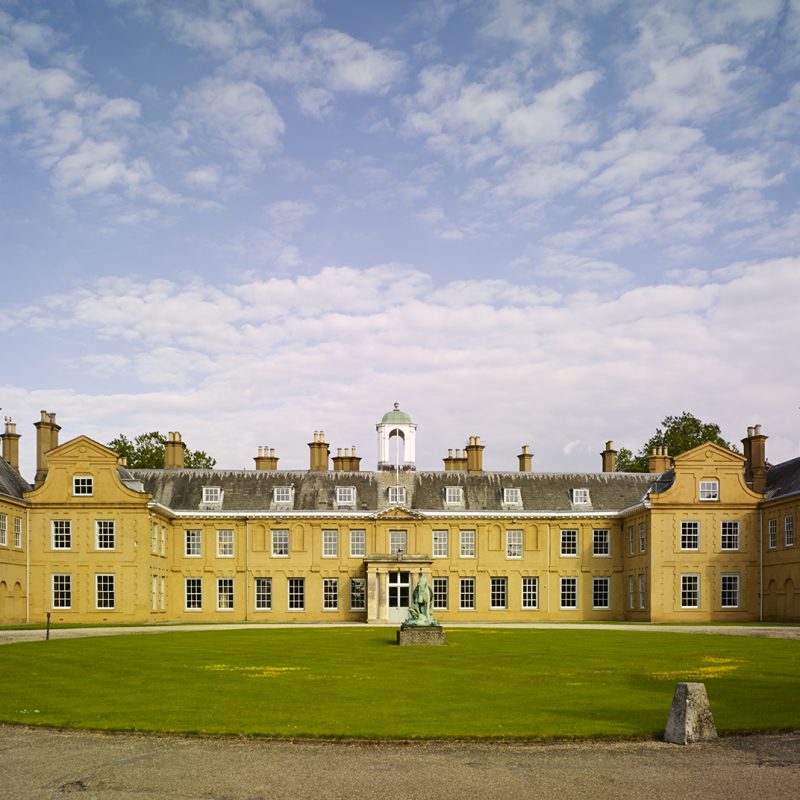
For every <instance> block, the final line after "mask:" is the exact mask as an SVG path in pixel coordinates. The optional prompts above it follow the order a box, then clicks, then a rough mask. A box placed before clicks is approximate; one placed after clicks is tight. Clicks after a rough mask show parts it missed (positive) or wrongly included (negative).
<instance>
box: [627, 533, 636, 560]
mask: <svg viewBox="0 0 800 800" xmlns="http://www.w3.org/2000/svg"><path fill="white" fill-rule="evenodd" d="M635 552H636V550H635V549H634V544H633V525H629V526H628V555H631V556H632V555H633V554H634V553H635Z"/></svg>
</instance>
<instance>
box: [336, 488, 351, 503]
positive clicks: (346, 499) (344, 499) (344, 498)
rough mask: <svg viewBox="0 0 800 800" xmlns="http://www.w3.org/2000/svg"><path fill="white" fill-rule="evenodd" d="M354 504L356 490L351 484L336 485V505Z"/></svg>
mask: <svg viewBox="0 0 800 800" xmlns="http://www.w3.org/2000/svg"><path fill="white" fill-rule="evenodd" d="M355 504H356V490H355V488H354V487H353V486H337V487H336V505H337V506H354V505H355Z"/></svg>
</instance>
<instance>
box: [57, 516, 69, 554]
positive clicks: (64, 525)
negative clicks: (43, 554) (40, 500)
mask: <svg viewBox="0 0 800 800" xmlns="http://www.w3.org/2000/svg"><path fill="white" fill-rule="evenodd" d="M52 531H53V550H69V549H70V548H71V547H72V522H71V521H70V520H68V519H54V520H53V528H52Z"/></svg>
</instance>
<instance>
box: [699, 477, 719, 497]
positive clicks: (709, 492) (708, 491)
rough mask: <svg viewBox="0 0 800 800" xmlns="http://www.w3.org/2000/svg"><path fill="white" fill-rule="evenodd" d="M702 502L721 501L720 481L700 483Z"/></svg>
mask: <svg viewBox="0 0 800 800" xmlns="http://www.w3.org/2000/svg"><path fill="white" fill-rule="evenodd" d="M700 499H701V500H719V481H700Z"/></svg>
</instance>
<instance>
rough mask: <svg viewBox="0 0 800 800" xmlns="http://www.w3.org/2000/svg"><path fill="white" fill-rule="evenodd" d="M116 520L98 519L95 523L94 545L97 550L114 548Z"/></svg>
mask: <svg viewBox="0 0 800 800" xmlns="http://www.w3.org/2000/svg"><path fill="white" fill-rule="evenodd" d="M114 539H115V536H114V520H113V519H98V520H95V523H94V546H95V548H96V549H97V550H113V549H114V546H115V545H114Z"/></svg>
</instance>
